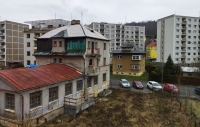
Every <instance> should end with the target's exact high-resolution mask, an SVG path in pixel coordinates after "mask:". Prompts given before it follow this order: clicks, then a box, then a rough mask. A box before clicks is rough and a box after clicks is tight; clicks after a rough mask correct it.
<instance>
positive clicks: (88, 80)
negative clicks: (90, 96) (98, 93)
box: [87, 77, 92, 87]
mask: <svg viewBox="0 0 200 127" xmlns="http://www.w3.org/2000/svg"><path fill="white" fill-rule="evenodd" d="M91 81H92V80H91V77H88V78H87V87H91V86H92V84H91Z"/></svg>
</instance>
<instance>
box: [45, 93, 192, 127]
mask: <svg viewBox="0 0 200 127" xmlns="http://www.w3.org/2000/svg"><path fill="white" fill-rule="evenodd" d="M107 99H108V101H103V99H100V100H99V101H98V102H97V103H96V104H95V105H94V106H91V107H90V108H88V109H86V110H84V111H83V112H81V113H80V114H78V115H77V117H76V118H75V119H73V120H72V121H70V122H69V117H68V116H67V115H65V116H62V117H60V118H59V119H61V120H63V121H64V122H63V123H59V124H56V123H55V122H52V123H49V124H45V125H43V126H46V127H47V126H48V127H66V126H69V127H188V126H194V120H193V119H192V117H191V116H190V115H189V114H188V113H186V112H185V110H184V109H183V108H182V107H180V102H179V101H178V100H177V99H176V98H175V97H171V96H170V95H169V94H167V93H155V94H144V93H134V92H131V91H123V90H113V93H112V94H111V95H109V96H108V97H107Z"/></svg>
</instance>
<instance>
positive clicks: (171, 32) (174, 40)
mask: <svg viewBox="0 0 200 127" xmlns="http://www.w3.org/2000/svg"><path fill="white" fill-rule="evenodd" d="M199 24H200V19H199V17H189V16H180V15H170V16H167V17H164V18H161V19H158V22H157V62H166V61H167V58H168V56H169V55H170V54H171V57H172V60H173V61H174V63H183V64H192V63H195V62H197V61H199V60H200V58H199V55H200V36H199V35H200V31H199V30H200V25H199Z"/></svg>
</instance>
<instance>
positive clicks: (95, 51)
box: [87, 48, 100, 55]
mask: <svg viewBox="0 0 200 127" xmlns="http://www.w3.org/2000/svg"><path fill="white" fill-rule="evenodd" d="M90 54H91V55H92V54H97V55H98V54H100V50H99V48H87V55H90Z"/></svg>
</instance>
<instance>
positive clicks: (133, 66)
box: [132, 65, 140, 70]
mask: <svg viewBox="0 0 200 127" xmlns="http://www.w3.org/2000/svg"><path fill="white" fill-rule="evenodd" d="M132 69H134V70H136V69H140V67H139V65H132Z"/></svg>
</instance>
